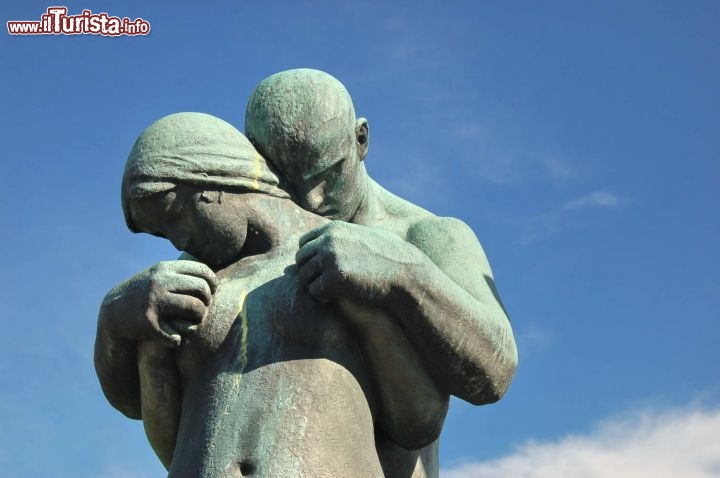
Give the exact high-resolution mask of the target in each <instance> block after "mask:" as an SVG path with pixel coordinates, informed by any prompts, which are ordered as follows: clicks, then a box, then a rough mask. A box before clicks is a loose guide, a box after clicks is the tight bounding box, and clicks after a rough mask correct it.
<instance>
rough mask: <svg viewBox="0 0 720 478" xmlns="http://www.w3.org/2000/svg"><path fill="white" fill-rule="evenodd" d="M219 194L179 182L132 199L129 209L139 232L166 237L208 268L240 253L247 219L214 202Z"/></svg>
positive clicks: (221, 264) (239, 211) (240, 213)
mask: <svg viewBox="0 0 720 478" xmlns="http://www.w3.org/2000/svg"><path fill="white" fill-rule="evenodd" d="M218 194H219V193H218V192H216V191H212V192H204V191H202V190H199V189H197V188H191V187H186V186H182V185H181V186H178V187H176V188H175V189H174V190H172V191H166V192H162V193H158V194H153V195H151V196H148V197H144V198H135V199H132V200H131V202H130V211H131V215H132V219H133V222H134V224H135V225H136V227H137V228H138V229H140V230H141V231H143V232H146V233H148V234H152V235H154V236H159V237H163V238H166V239H168V240H169V241H170V242H172V244H173V245H174V246H175V248H177V249H178V250H179V251H183V252H187V253H188V254H191V255H192V256H194V257H196V258H198V259H200V260H201V261H202V262H204V263H206V264H208V265H209V266H211V267H223V266H226V265H228V264H230V263H232V262H233V261H235V260H236V259H237V258H238V257H239V256H240V254H241V251H242V249H243V246H244V244H245V239H246V236H247V218H246V217H244V216H243V215H242V212H241V210H238V208H237V207H232V206H230V205H228V204H225V203H221V202H219V201H217V199H216V198H217V195H218ZM213 195H214V196H215V197H214V198H213V197H211V196H213Z"/></svg>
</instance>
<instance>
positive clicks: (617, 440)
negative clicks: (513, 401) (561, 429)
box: [440, 408, 720, 478]
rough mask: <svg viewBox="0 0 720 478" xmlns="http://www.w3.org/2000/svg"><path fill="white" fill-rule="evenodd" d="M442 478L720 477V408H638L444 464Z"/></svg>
mask: <svg viewBox="0 0 720 478" xmlns="http://www.w3.org/2000/svg"><path fill="white" fill-rule="evenodd" d="M440 475H441V476H442V478H645V477H648V478H679V477H682V478H713V477H714V478H717V477H718V476H720V408H718V409H690V410H671V411H665V412H654V413H648V412H645V413H639V414H636V415H635V416H631V417H625V418H622V419H614V420H610V421H606V422H603V423H601V424H600V425H599V426H597V427H596V428H595V429H594V430H593V431H592V432H590V433H587V434H583V435H569V436H566V437H564V438H562V439H559V440H557V441H548V442H536V441H530V442H527V443H525V444H523V445H522V446H520V447H518V449H517V450H516V451H515V452H514V453H512V454H510V455H508V456H505V457H503V458H498V459H495V460H490V461H484V462H476V463H473V462H470V463H465V464H462V465H459V466H456V467H454V468H450V469H445V470H442V473H441V474H440Z"/></svg>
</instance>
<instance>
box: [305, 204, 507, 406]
mask: <svg viewBox="0 0 720 478" xmlns="http://www.w3.org/2000/svg"><path fill="white" fill-rule="evenodd" d="M301 246H302V247H301V249H300V251H299V252H298V264H299V266H300V267H301V269H302V268H304V267H305V268H308V269H310V271H306V273H305V276H306V277H308V278H309V279H308V283H309V291H310V293H311V294H313V295H314V296H315V297H317V298H318V300H321V301H325V302H330V301H332V300H333V297H344V298H346V299H349V300H356V301H359V302H360V303H364V304H370V305H373V306H377V307H382V308H385V309H386V310H388V311H389V312H390V313H391V314H392V315H393V317H394V318H395V319H396V320H397V322H398V324H399V325H400V327H401V328H402V329H403V331H404V332H405V334H406V336H407V338H408V340H410V342H411V343H412V344H413V345H414V347H415V349H416V350H417V351H418V354H419V355H420V356H421V357H422V359H423V362H424V363H425V366H426V367H427V369H428V371H429V373H430V374H431V375H432V376H433V378H434V379H435V380H436V381H437V383H438V384H439V385H440V386H441V388H442V389H443V390H445V391H446V392H447V393H450V394H453V395H456V396H458V397H459V398H462V399H463V400H466V401H468V402H470V403H473V404H476V405H479V404H486V403H492V402H495V401H497V400H498V399H500V398H501V397H502V396H503V394H504V393H505V391H506V390H507V388H508V386H509V384H510V381H511V379H512V376H513V374H514V372H515V368H516V365H517V349H516V346H515V341H514V339H513V334H512V329H511V327H510V322H509V320H508V318H507V315H506V313H505V311H504V309H503V307H502V305H501V303H500V299H499V297H498V296H497V293H496V291H495V286H494V282H493V278H492V272H491V270H490V266H489V264H488V261H487V258H486V257H485V253H484V252H483V250H482V247H481V246H480V243H479V242H478V240H477V238H476V237H475V234H474V233H473V232H472V230H471V229H470V228H469V227H468V226H467V225H465V224H464V223H463V222H462V221H459V220H457V219H452V218H437V217H432V218H429V219H426V220H423V221H421V222H419V223H417V224H415V225H413V226H412V228H411V229H410V230H409V231H408V240H407V242H406V241H403V240H402V239H400V238H399V237H397V236H395V235H393V234H390V233H388V232H386V231H382V230H378V229H375V228H368V227H364V226H360V225H356V224H348V223H342V222H337V221H334V222H332V223H330V224H327V225H325V226H323V227H321V228H318V229H316V230H315V231H312V232H310V233H308V234H307V235H306V237H304V238H303V239H302V240H301Z"/></svg>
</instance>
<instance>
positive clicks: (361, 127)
mask: <svg viewBox="0 0 720 478" xmlns="http://www.w3.org/2000/svg"><path fill="white" fill-rule="evenodd" d="M355 141H356V142H357V148H358V156H360V161H364V160H365V156H367V152H368V146H369V144H370V131H369V129H368V122H367V120H366V119H365V118H358V119H357V120H356V121H355Z"/></svg>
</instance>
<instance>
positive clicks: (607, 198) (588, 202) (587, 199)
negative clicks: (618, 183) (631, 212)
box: [562, 191, 620, 211]
mask: <svg viewBox="0 0 720 478" xmlns="http://www.w3.org/2000/svg"><path fill="white" fill-rule="evenodd" d="M619 205H620V201H619V199H618V197H617V196H616V195H615V194H613V193H610V192H605V191H599V192H594V193H591V194H586V195H585V196H581V197H579V198H575V199H573V200H572V201H568V202H566V203H565V204H563V206H562V209H563V210H565V211H576V210H578V209H583V208H586V207H606V208H615V207H618V206H619Z"/></svg>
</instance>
